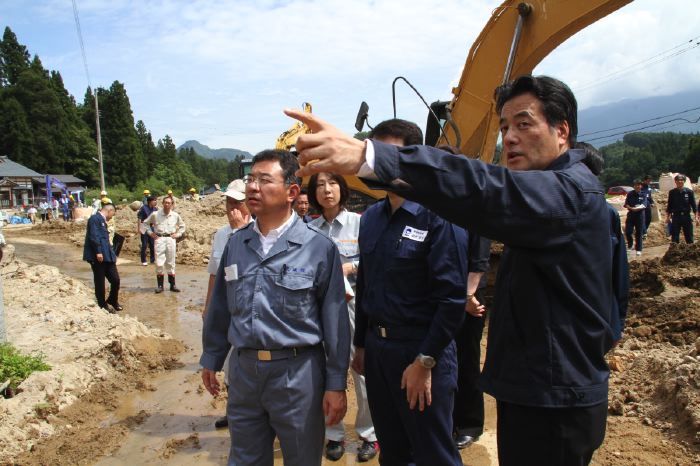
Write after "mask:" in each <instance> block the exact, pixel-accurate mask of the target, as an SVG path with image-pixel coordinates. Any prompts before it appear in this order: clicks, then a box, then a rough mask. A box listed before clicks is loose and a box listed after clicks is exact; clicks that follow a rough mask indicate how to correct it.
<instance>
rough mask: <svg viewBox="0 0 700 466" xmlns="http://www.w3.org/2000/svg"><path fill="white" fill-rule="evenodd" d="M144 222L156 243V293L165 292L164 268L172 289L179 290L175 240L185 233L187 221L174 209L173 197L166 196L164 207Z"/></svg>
mask: <svg viewBox="0 0 700 466" xmlns="http://www.w3.org/2000/svg"><path fill="white" fill-rule="evenodd" d="M143 223H145V224H146V225H147V227H146V228H147V231H148V234H149V236H150V237H151V238H153V239H154V240H155V243H156V281H157V283H158V285H157V287H156V293H162V292H163V271H164V270H165V272H166V273H167V274H168V283H169V284H170V291H174V292H176V293H177V292H179V291H180V289H179V288H178V287H177V286H175V257H176V255H177V245H176V243H175V240H176V239H177V238H180V237H181V236H182V235H183V234H184V233H185V222H183V221H182V217H180V214H178V213H177V212H175V211H174V210H173V201H172V199H170V198H169V197H167V196H166V197H164V198H163V208H162V209H159V210H157V211H156V212H153V213H152V214H151V215H149V216H148V218H147V219H146V220H145V221H144V222H143Z"/></svg>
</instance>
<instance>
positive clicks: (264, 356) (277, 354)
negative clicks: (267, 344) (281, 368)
mask: <svg viewBox="0 0 700 466" xmlns="http://www.w3.org/2000/svg"><path fill="white" fill-rule="evenodd" d="M320 347H321V345H320V344H319V345H311V346H298V347H296V348H282V349H273V350H264V349H252V348H240V349H239V350H238V354H239V355H241V356H247V357H252V358H253V359H257V360H258V361H277V360H279V359H290V358H295V357H297V356H299V355H300V354H303V353H308V352H309V351H313V350H315V349H318V348H320Z"/></svg>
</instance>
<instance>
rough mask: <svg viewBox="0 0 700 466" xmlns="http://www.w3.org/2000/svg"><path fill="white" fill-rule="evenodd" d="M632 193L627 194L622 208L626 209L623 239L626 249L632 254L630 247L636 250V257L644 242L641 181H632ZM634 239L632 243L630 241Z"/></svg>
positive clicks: (639, 254)
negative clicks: (624, 239) (625, 242)
mask: <svg viewBox="0 0 700 466" xmlns="http://www.w3.org/2000/svg"><path fill="white" fill-rule="evenodd" d="M633 185H634V191H630V192H628V193H627V197H626V198H625V204H624V205H623V207H624V208H625V209H627V219H626V220H625V237H626V238H627V249H629V251H630V253H631V252H632V246H634V248H635V249H636V250H637V255H638V256H641V255H642V248H643V245H642V242H643V241H644V209H646V206H645V205H644V196H643V195H642V192H641V191H642V181H641V180H634V183H633ZM633 238H634V243H633V242H632V239H633Z"/></svg>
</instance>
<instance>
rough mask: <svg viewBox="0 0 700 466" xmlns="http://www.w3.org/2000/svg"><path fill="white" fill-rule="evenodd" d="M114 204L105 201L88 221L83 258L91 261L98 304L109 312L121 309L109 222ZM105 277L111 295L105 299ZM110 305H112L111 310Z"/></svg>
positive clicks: (115, 258) (115, 260) (115, 257)
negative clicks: (108, 227) (108, 228)
mask: <svg viewBox="0 0 700 466" xmlns="http://www.w3.org/2000/svg"><path fill="white" fill-rule="evenodd" d="M114 212H115V210H114V205H113V204H112V203H111V202H103V203H102V208H101V209H100V210H99V211H98V212H97V213H95V214H93V215H92V216H91V217H90V218H89V219H88V223H87V229H86V231H85V245H84V246H83V260H84V261H87V262H89V263H90V267H91V268H92V276H93V279H94V283H95V298H96V299H97V305H98V306H100V307H101V308H102V309H105V310H108V311H109V312H114V311H121V310H122V309H123V308H122V306H121V305H120V304H119V283H120V281H119V271H118V270H117V256H116V255H115V254H114V250H113V249H112V245H111V244H110V242H109V231H108V230H107V222H108V221H109V220H110V219H111V218H112V217H114ZM105 278H106V279H107V281H108V282H109V286H110V288H109V296H108V297H107V299H105ZM108 305H110V306H112V309H113V310H111V309H110V308H109V307H108Z"/></svg>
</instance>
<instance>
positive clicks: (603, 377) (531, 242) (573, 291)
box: [372, 141, 613, 407]
mask: <svg viewBox="0 0 700 466" xmlns="http://www.w3.org/2000/svg"><path fill="white" fill-rule="evenodd" d="M372 144H373V146H374V150H375V162H374V171H375V173H376V175H377V177H378V178H379V179H380V180H381V181H382V182H384V183H386V184H388V189H390V190H392V191H395V192H396V193H397V194H399V195H401V196H403V197H406V198H409V199H412V200H414V201H416V202H420V203H421V204H423V205H424V206H426V207H427V208H429V209H431V210H432V211H433V212H435V213H437V214H438V215H440V216H442V217H443V218H445V219H446V220H448V221H451V222H454V223H456V224H458V225H461V226H464V227H465V228H467V230H468V231H469V232H470V233H475V234H478V235H481V236H484V237H486V238H491V239H492V240H497V241H501V242H502V243H503V244H505V245H506V248H505V251H504V254H503V256H502V259H501V262H500V265H499V268H498V276H497V279H496V290H495V291H496V292H495V300H494V307H493V310H492V312H491V315H490V318H489V333H488V348H487V353H486V362H485V365H484V368H483V372H482V375H481V378H480V386H481V388H482V389H483V390H484V391H485V392H487V393H490V394H491V395H493V396H494V397H495V398H496V399H498V400H502V401H506V402H510V403H515V404H520V405H527V406H538V407H583V406H594V405H597V404H600V403H604V402H606V401H607V395H608V376H609V369H608V365H607V363H606V361H605V353H606V352H607V351H608V350H609V349H610V348H611V346H612V341H613V339H612V330H611V308H612V300H613V296H612V252H611V241H610V218H609V215H608V210H607V207H606V201H605V195H604V192H603V189H602V187H601V186H600V184H599V182H598V179H597V178H596V177H595V176H594V175H593V173H591V171H590V170H589V169H588V167H586V166H585V165H584V164H583V163H582V160H583V159H584V152H583V151H581V150H568V151H567V152H565V153H563V154H562V155H560V156H559V157H558V158H557V159H556V160H555V161H553V162H552V164H551V165H550V166H549V167H548V168H547V169H546V170H532V171H512V170H508V169H507V168H504V167H501V166H498V165H489V164H485V163H483V162H481V161H478V160H473V159H469V158H466V157H464V156H454V155H451V154H448V153H446V152H444V151H441V150H439V149H435V148H433V147H426V146H407V147H402V148H397V147H395V146H391V145H389V144H383V143H381V142H376V141H372Z"/></svg>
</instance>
